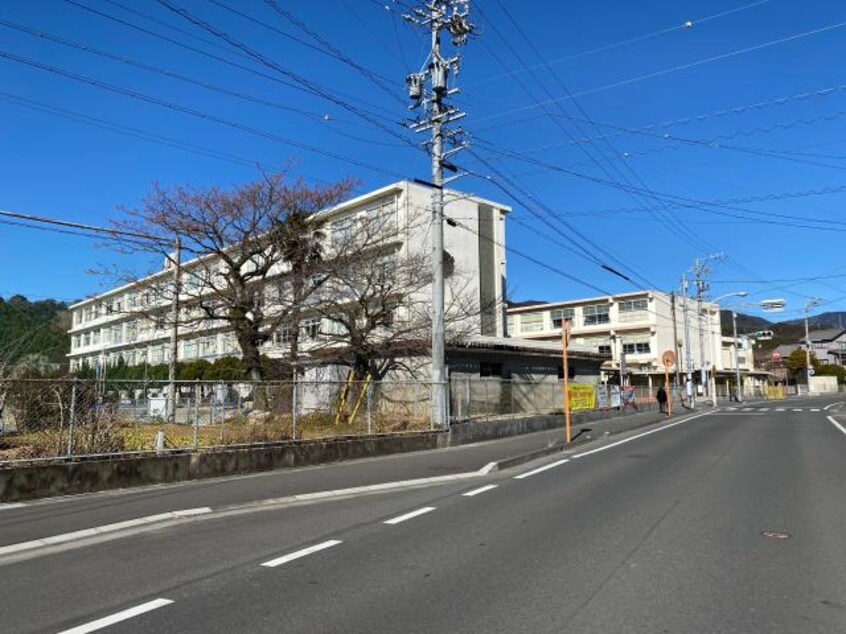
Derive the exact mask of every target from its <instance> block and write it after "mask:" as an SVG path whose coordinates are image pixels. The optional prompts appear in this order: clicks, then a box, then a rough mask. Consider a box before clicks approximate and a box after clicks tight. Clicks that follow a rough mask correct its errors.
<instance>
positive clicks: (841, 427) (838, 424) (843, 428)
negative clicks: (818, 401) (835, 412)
mask: <svg viewBox="0 0 846 634" xmlns="http://www.w3.org/2000/svg"><path fill="white" fill-rule="evenodd" d="M826 418H827V419H828V420H830V421H831V424H832V425H834V426H835V427H837V429H839V430H840V431H842V432H843V433H844V434H846V427H843V425H841V424H840V423H838V422H837V421H836V420H834V416H826Z"/></svg>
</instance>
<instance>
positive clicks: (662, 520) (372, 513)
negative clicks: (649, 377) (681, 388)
mask: <svg viewBox="0 0 846 634" xmlns="http://www.w3.org/2000/svg"><path fill="white" fill-rule="evenodd" d="M835 400H837V399H827V400H826V399H817V400H805V401H802V402H801V403H789V404H785V405H775V404H773V405H761V406H751V405H750V406H742V407H739V408H738V409H735V410H728V409H726V408H723V409H721V410H720V411H718V412H716V413H712V414H708V415H705V416H702V417H699V418H695V419H691V420H689V421H687V422H682V423H673V424H670V425H666V424H662V425H659V426H654V427H651V428H648V430H640V431H639V432H635V433H634V434H632V435H629V436H623V437H617V438H612V439H610V440H606V441H605V442H604V443H602V444H595V445H589V446H583V447H580V448H578V449H576V450H575V451H573V452H570V453H569V454H566V455H562V454H557V455H554V456H550V457H549V458H547V459H544V460H540V461H536V462H532V463H529V464H525V465H522V466H520V467H518V468H515V469H513V470H509V471H505V472H500V473H495V474H491V475H490V476H486V477H484V478H480V479H474V480H473V481H467V482H463V483H455V484H447V485H439V486H433V487H430V488H425V489H413V490H407V491H395V492H390V493H384V494H379V495H367V496H361V497H352V498H348V499H341V500H330V501H325V502H318V503H312V504H304V505H299V506H292V507H286V508H270V509H265V510H262V511H259V512H249V513H246V512H239V513H233V514H228V515H225V516H218V515H212V516H206V517H205V518H203V519H197V520H194V521H190V522H186V523H182V524H178V525H174V526H168V527H166V528H163V529H161V530H157V531H154V532H144V533H141V534H137V535H133V536H129V537H125V538H122V539H117V540H114V541H108V542H105V543H100V544H96V545H90V546H86V547H82V548H76V549H71V550H67V551H64V552H60V553H57V554H51V555H47V556H43V557H39V558H35V559H31V560H26V561H20V562H17V563H11V564H7V565H0V596H2V597H3V600H2V602H0V624H2V628H0V629H2V631H4V632H7V631H8V632H61V631H65V630H70V631H76V632H86V631H95V630H94V629H92V628H93V627H94V626H95V625H100V626H103V627H104V628H106V629H104V631H109V632H480V631H484V632H509V633H510V632H602V633H605V632H626V633H629V632H633V633H637V632H644V633H647V632H648V633H650V634H652V633H655V632H685V633H687V632H708V633H714V632H791V633H795V632H803V633H804V632H825V633H831V632H843V631H846V540H844V539H843V526H846V496H844V495H843V483H844V482H846V460H844V458H846V406H844V407H840V408H837V407H833V408H830V409H829V410H827V411H825V410H823V407H825V406H827V405H829V404H831V403H832V402H833V401H835ZM840 400H843V399H842V398H841V399H840ZM777 409H784V410H785V411H776V410H777ZM794 409H800V410H801V411H793V410H794ZM815 409H816V410H820V411H813V410H815ZM747 410H748V411H747ZM829 417H831V418H829ZM838 425H839V426H838ZM488 487H490V488H488ZM474 492H475V493H476V494H475V495H472V496H467V495H465V494H467V493H474ZM770 533H771V534H770ZM778 536H785V537H786V538H784V539H776V538H774V537H778ZM0 564H2V562H0ZM101 619H105V620H101ZM120 619H123V620H120ZM86 624H87V626H88V627H85V626H86ZM80 627H81V629H76V630H71V628H80ZM97 631H99V630H97Z"/></svg>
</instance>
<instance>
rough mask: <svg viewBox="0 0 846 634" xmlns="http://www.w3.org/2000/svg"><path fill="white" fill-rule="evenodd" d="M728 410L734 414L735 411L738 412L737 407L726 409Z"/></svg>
mask: <svg viewBox="0 0 846 634" xmlns="http://www.w3.org/2000/svg"><path fill="white" fill-rule="evenodd" d="M726 409H727V410H728V411H730V412H733V411H734V410H736V409H737V408H736V407H726Z"/></svg>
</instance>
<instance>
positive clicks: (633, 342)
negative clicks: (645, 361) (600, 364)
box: [623, 334, 652, 354]
mask: <svg viewBox="0 0 846 634" xmlns="http://www.w3.org/2000/svg"><path fill="white" fill-rule="evenodd" d="M649 341H650V337H649V335H648V334H643V335H624V336H623V353H624V354H650V353H651V352H652V349H651V347H650V343H649Z"/></svg>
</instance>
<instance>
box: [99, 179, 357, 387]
mask: <svg viewBox="0 0 846 634" xmlns="http://www.w3.org/2000/svg"><path fill="white" fill-rule="evenodd" d="M352 186H353V182H352V181H350V180H342V181H339V182H337V183H334V184H330V185H327V186H325V187H322V186H310V185H307V184H306V183H304V182H302V181H301V180H294V181H289V180H287V178H286V174H285V173H284V172H282V173H276V174H262V176H261V178H259V179H258V180H256V181H254V182H250V183H246V184H243V185H239V186H237V187H235V188H233V189H231V190H224V189H222V188H220V187H217V186H212V187H203V188H192V187H182V186H177V187H173V188H162V187H159V186H158V185H154V187H153V191H152V192H151V193H150V194H149V195H148V196H146V197H145V199H144V201H143V204H142V206H141V207H140V208H138V209H133V210H128V211H127V215H128V218H127V219H126V220H123V221H120V222H117V223H115V225H116V226H117V228H120V229H122V230H124V231H133V232H136V233H143V234H146V235H151V236H155V237H157V238H160V239H161V241H160V242H150V243H144V244H142V245H140V246H139V245H138V244H137V243H133V244H129V245H126V244H124V245H123V247H124V248H130V249H132V250H137V249H144V250H147V251H152V252H155V253H160V254H161V255H163V256H165V258H168V257H170V254H168V253H167V252H166V251H167V249H166V248H164V247H163V245H165V244H167V241H168V240H172V239H174V238H175V237H177V236H178V237H179V239H180V241H181V245H182V250H183V252H184V253H185V254H186V255H187V256H188V258H189V259H188V261H186V262H185V264H184V265H183V274H182V282H181V289H180V298H181V299H183V301H184V306H185V309H184V311H182V312H180V316H179V319H180V322H181V323H182V324H184V325H186V326H188V329H189V331H190V327H191V326H192V325H200V324H202V325H203V326H204V327H206V328H207V327H215V326H217V327H220V328H221V329H225V330H227V331H231V332H232V333H234V336H235V339H236V340H237V344H238V347H239V348H240V351H241V355H242V358H243V362H244V367H245V370H246V372H247V375H248V376H249V377H250V378H252V379H256V380H259V379H261V378H263V368H262V363H261V354H260V349H261V346H262V344H264V343H265V342H266V341H267V340H268V338H269V337H271V336H272V333H273V331H274V330H276V328H278V327H279V325H280V323H282V322H283V321H284V320H286V319H287V318H288V313H289V312H290V306H291V304H290V303H289V304H288V307H289V309H288V310H284V309H282V310H279V309H278V307H276V308H274V309H273V310H266V308H267V306H266V301H265V300H266V290H267V288H268V285H269V282H270V281H271V280H275V279H276V278H282V277H284V276H285V275H286V261H287V266H288V267H289V268H290V267H292V266H294V263H296V266H297V267H299V271H298V273H297V275H300V276H302V275H304V274H305V266H306V265H308V263H309V262H310V261H311V259H310V258H309V257H308V256H306V257H305V258H304V259H301V258H300V257H299V255H298V254H299V246H295V245H294V244H293V241H292V239H291V235H292V227H294V226H296V227H300V225H301V224H302V225H307V224H308V221H307V218H309V217H310V216H312V215H313V214H315V213H316V212H318V211H320V210H322V209H325V208H327V207H331V206H334V205H336V204H337V203H339V202H340V201H341V200H343V199H344V198H345V197H346V196H347V195H348V193H349V192H350V190H351V188H352ZM303 263H304V264H303ZM301 265H302V266H301ZM130 282H131V283H132V284H133V286H134V287H135V289H136V290H137V291H138V292H140V293H142V294H147V295H149V296H150V298H148V299H145V300H142V301H139V302H137V304H136V305H134V306H131V307H130V306H126V307H122V310H125V311H126V312H130V313H134V314H141V315H144V316H146V317H147V318H148V319H151V320H154V321H155V320H160V321H164V320H165V319H166V311H165V310H164V307H165V306H167V304H168V303H169V302H168V298H167V293H168V292H170V293H171V294H172V292H173V290H172V286H171V285H170V284H169V280H168V278H167V276H166V275H157V276H153V277H151V278H144V279H137V278H136V279H133V280H130ZM277 283H278V282H277ZM167 289H170V290H169V291H168V290H167ZM300 299H301V298H300Z"/></svg>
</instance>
